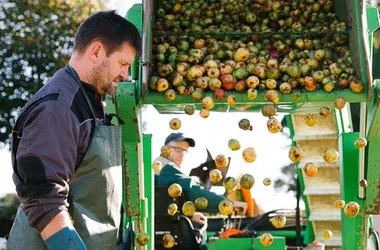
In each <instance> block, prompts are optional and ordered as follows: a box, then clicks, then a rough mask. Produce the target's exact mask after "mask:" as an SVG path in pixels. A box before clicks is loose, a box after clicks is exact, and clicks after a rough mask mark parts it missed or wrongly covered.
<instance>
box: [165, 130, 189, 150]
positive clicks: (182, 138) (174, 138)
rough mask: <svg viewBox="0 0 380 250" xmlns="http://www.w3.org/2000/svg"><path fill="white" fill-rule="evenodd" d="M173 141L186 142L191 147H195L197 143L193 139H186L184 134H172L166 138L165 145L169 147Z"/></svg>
mask: <svg viewBox="0 0 380 250" xmlns="http://www.w3.org/2000/svg"><path fill="white" fill-rule="evenodd" d="M171 141H186V142H188V143H189V145H190V147H194V146H195V141H194V139H192V138H189V137H186V136H184V135H183V133H171V134H170V135H168V137H166V140H165V145H167V144H168V143H169V142H171Z"/></svg>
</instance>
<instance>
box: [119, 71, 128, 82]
mask: <svg viewBox="0 0 380 250" xmlns="http://www.w3.org/2000/svg"><path fill="white" fill-rule="evenodd" d="M120 78H121V79H122V80H127V78H128V69H126V70H122V71H121V72H120Z"/></svg>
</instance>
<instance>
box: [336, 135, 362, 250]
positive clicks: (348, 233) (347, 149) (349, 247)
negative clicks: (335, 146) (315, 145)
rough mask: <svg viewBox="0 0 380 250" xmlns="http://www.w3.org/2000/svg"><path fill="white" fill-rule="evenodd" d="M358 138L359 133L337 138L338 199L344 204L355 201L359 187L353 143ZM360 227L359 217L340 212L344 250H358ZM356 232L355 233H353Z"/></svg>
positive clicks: (357, 155) (357, 156)
mask: <svg viewBox="0 0 380 250" xmlns="http://www.w3.org/2000/svg"><path fill="white" fill-rule="evenodd" d="M358 137H359V133H357V132H355V133H343V134H342V135H341V136H340V137H339V149H340V150H341V152H340V153H341V156H342V157H341V159H340V164H339V165H340V193H341V194H340V197H341V199H343V200H344V201H346V203H348V202H350V201H354V200H355V199H357V194H358V189H357V186H359V169H358V168H359V167H358V164H357V162H358V161H359V151H358V149H357V148H356V147H355V146H354V141H355V140H356V139H357V138H358ZM359 224H360V225H361V222H360V219H359V216H357V217H355V218H350V217H348V216H346V215H345V214H344V212H343V211H342V212H341V231H342V244H343V248H344V249H345V250H358V248H357V245H358V242H359V241H360V238H361V237H360V236H359V234H360V232H359V231H358V227H359ZM353 232H356V233H353Z"/></svg>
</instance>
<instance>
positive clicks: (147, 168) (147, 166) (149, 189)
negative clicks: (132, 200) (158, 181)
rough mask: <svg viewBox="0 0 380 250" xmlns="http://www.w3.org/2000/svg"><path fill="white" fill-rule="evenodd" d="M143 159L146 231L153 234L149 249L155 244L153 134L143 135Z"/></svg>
mask: <svg viewBox="0 0 380 250" xmlns="http://www.w3.org/2000/svg"><path fill="white" fill-rule="evenodd" d="M143 152H144V155H143V161H144V184H145V190H144V191H145V192H144V194H145V197H146V200H147V204H146V208H147V214H146V217H147V220H146V222H147V223H146V232H147V233H148V234H149V235H150V236H151V237H150V241H149V243H148V245H147V249H153V246H154V175H153V171H152V167H151V163H152V135H143Z"/></svg>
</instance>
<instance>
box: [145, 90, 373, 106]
mask: <svg viewBox="0 0 380 250" xmlns="http://www.w3.org/2000/svg"><path fill="white" fill-rule="evenodd" d="M230 94H232V95H234V96H235V97H236V103H237V104H239V103H257V102H267V101H266V100H265V99H264V95H265V91H258V95H257V98H256V99H255V100H250V99H248V97H247V93H240V92H236V91H226V96H228V95H230ZM205 96H213V92H211V91H207V92H205ZM279 96H280V103H284V102H286V103H302V102H334V101H335V100H336V99H337V98H338V97H344V99H345V100H346V101H347V102H365V101H366V93H364V92H362V93H354V92H352V91H351V90H349V89H344V90H339V91H334V92H330V93H327V92H325V91H324V90H316V91H314V92H307V91H304V90H294V91H293V92H292V93H289V94H283V93H280V92H279ZM142 102H143V104H168V105H170V104H180V103H201V101H194V100H193V99H192V97H191V95H190V96H187V95H177V96H176V99H175V100H173V101H168V100H166V98H165V95H164V93H161V92H153V91H147V92H146V93H145V95H144V96H143V98H142ZM214 102H215V103H225V104H227V98H225V99H224V100H221V101H220V100H214Z"/></svg>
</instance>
